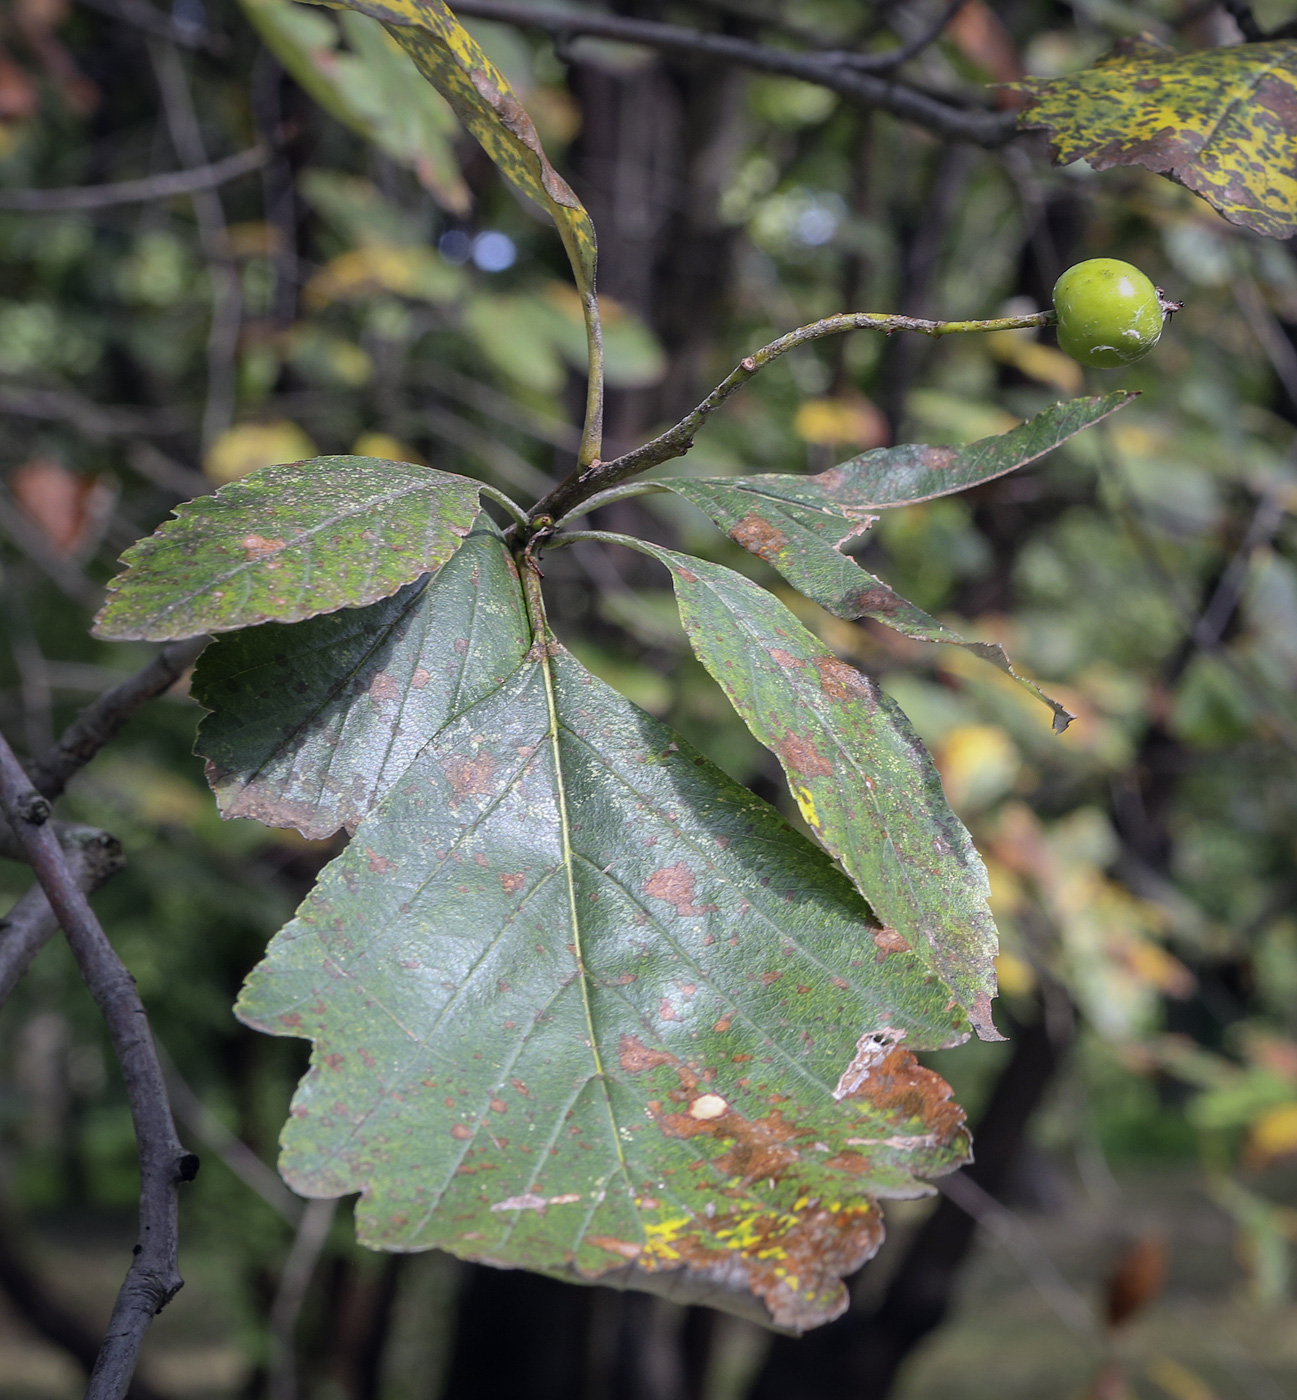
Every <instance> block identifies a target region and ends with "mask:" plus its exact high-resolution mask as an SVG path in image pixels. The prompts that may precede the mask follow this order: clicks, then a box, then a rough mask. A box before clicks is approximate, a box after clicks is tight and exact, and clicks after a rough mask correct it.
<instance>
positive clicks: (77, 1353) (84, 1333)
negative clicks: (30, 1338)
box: [0, 1207, 164, 1400]
mask: <svg viewBox="0 0 1297 1400" xmlns="http://www.w3.org/2000/svg"><path fill="white" fill-rule="evenodd" d="M17 1234H18V1231H17V1229H16V1228H15V1224H14V1222H13V1221H12V1220H11V1219H10V1211H9V1209H8V1208H7V1207H6V1208H2V1209H0V1289H3V1290H4V1292H5V1295H6V1297H7V1298H8V1300H9V1304H10V1306H11V1307H12V1308H13V1310H14V1312H16V1313H17V1314H18V1316H19V1317H21V1318H23V1320H24V1321H25V1322H26V1323H27V1324H28V1325H29V1326H30V1327H32V1328H33V1329H34V1330H35V1331H36V1332H38V1333H39V1334H40V1335H41V1336H42V1337H44V1338H45V1340H46V1341H47V1342H52V1343H53V1344H54V1345H55V1346H56V1347H59V1348H60V1349H61V1350H62V1351H65V1352H67V1354H68V1355H69V1356H71V1357H72V1358H73V1359H74V1360H75V1361H76V1362H77V1363H78V1365H80V1367H81V1368H82V1370H84V1371H85V1372H86V1374H87V1375H88V1374H89V1373H90V1370H91V1368H92V1367H93V1366H94V1364H95V1356H96V1355H97V1354H98V1351H99V1338H98V1337H97V1336H96V1334H95V1333H94V1332H93V1331H92V1330H91V1329H90V1327H89V1326H87V1324H86V1322H85V1320H84V1319H83V1318H82V1317H81V1316H80V1314H79V1313H76V1312H73V1311H72V1309H71V1308H69V1307H67V1306H66V1305H65V1304H64V1303H63V1302H62V1301H61V1300H60V1299H59V1298H58V1297H57V1296H56V1295H55V1294H53V1293H51V1292H50V1290H49V1289H48V1288H47V1287H46V1286H45V1280H44V1278H43V1277H42V1276H41V1275H40V1274H39V1273H38V1272H37V1271H36V1269H35V1268H33V1267H32V1264H31V1262H30V1260H29V1259H28V1258H27V1255H26V1251H25V1250H24V1249H23V1248H22V1246H21V1242H20V1240H19V1239H18V1238H16V1236H17ZM127 1400H164V1397H163V1396H162V1395H161V1393H160V1392H158V1391H156V1390H154V1388H153V1387H152V1386H151V1385H148V1384H146V1383H145V1382H144V1381H142V1380H140V1379H139V1377H138V1376H137V1377H136V1378H135V1380H134V1381H133V1382H132V1384H131V1388H130V1390H129V1391H128V1392H127Z"/></svg>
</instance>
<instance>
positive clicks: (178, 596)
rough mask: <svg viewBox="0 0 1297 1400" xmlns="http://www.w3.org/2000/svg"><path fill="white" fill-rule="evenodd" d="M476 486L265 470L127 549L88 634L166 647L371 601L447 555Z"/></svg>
mask: <svg viewBox="0 0 1297 1400" xmlns="http://www.w3.org/2000/svg"><path fill="white" fill-rule="evenodd" d="M480 489H481V488H480V483H478V482H476V481H470V480H469V479H468V478H467V477H462V476H453V475H451V474H450V473H448V472H439V471H432V470H430V469H429V468H427V467H416V466H413V465H411V464H410V463H409V462H386V461H382V460H381V459H379V458H376V457H315V458H312V459H311V460H310V461H306V462H290V463H285V464H284V465H282V466H275V467H264V468H262V469H261V470H259V471H256V472H253V473H252V474H251V475H249V476H246V477H243V478H242V479H241V480H239V481H234V482H231V483H230V484H229V485H228V486H223V487H222V488H221V489H220V490H219V491H217V492H216V493H215V494H214V495H211V496H200V497H198V499H197V500H194V501H188V502H186V503H185V504H183V505H181V506H178V507H177V508H176V513H175V517H174V518H173V519H171V520H168V521H167V522H166V523H165V524H163V525H161V526H159V528H158V529H157V530H155V531H154V533H153V534H152V535H150V536H148V537H147V538H146V539H142V540H140V541H139V543H138V544H135V545H132V546H131V548H130V549H128V550H127V551H126V553H125V554H124V555H123V556H122V562H123V563H124V564H126V565H127V566H128V567H127V569H126V571H125V572H124V573H122V574H119V575H118V577H117V578H115V579H114V580H113V582H112V583H111V584H110V585H109V589H108V601H107V602H106V603H105V604H104V606H103V608H102V609H101V611H100V613H99V616H98V618H97V619H96V621H95V628H94V632H95V635H96V636H98V637H106V638H109V639H112V640H117V641H126V640H140V641H153V642H165V641H173V640H175V639H177V638H180V637H196V636H199V635H201V634H202V633H204V632H229V631H233V630H235V629H237V628H243V627H253V626H256V625H257V624H259V623H262V622H268V621H272V620H275V621H280V622H297V621H300V620H302V619H303V618H308V617H314V616H316V615H317V614H320V613H328V612H333V611H335V610H336V609H338V608H354V607H361V606H363V605H364V604H366V603H372V602H375V601H376V600H377V599H379V598H384V597H387V596H389V595H390V594H393V593H395V592H397V590H398V589H400V588H402V587H403V586H404V585H405V584H407V583H410V582H412V581H413V580H415V579H417V578H419V577H420V576H421V575H422V574H425V573H428V572H429V571H431V570H434V569H437V568H439V567H440V566H441V565H442V564H444V563H445V562H446V560H447V559H449V558H450V556H451V555H452V554H453V553H454V552H455V550H456V549H458V548H459V545H460V544H461V542H462V541H463V538H464V536H465V535H467V534H468V532H469V529H470V528H471V526H472V524H473V521H474V519H475V518H476V516H477V513H478V492H479V490H480Z"/></svg>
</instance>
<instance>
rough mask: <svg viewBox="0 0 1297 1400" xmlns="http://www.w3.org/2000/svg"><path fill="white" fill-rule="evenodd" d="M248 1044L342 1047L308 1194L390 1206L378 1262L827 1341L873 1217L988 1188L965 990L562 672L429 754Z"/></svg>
mask: <svg viewBox="0 0 1297 1400" xmlns="http://www.w3.org/2000/svg"><path fill="white" fill-rule="evenodd" d="M479 538H480V540H481V541H484V543H481V544H480V546H479ZM478 547H480V548H482V549H493V550H495V551H496V552H497V555H498V558H497V561H496V564H495V565H489V566H487V567H490V568H492V569H493V570H495V571H497V572H498V570H499V569H501V568H504V567H505V565H506V563H507V561H506V560H505V556H504V551H503V549H502V548H501V547H500V545H499V544H498V543H497V542H495V541H491V540H490V539H489V537H488V536H487V535H486V533H485V532H484V533H483V535H482V536H481V537H475V539H474V541H472V542H470V545H469V546H466V548H478ZM435 586H436V580H434V583H433V585H430V586H429V587H428V588H427V589H425V590H424V591H423V592H422V593H421V594H420V595H419V598H418V600H417V601H416V602H415V604H414V607H416V608H418V607H421V606H426V605H427V600H428V599H429V598H430V596H432V595H433V589H434V587H435ZM515 587H516V585H515ZM437 616H438V617H444V616H445V615H444V614H441V613H438V614H437ZM420 627H422V624H420ZM417 630H419V629H418V628H415V627H412V628H411V632H412V633H413V632H415V631H417ZM424 630H425V631H426V633H427V635H428V636H429V637H431V636H433V635H435V634H434V633H433V632H432V631H431V630H430V629H426V628H425V629H424ZM442 631H443V636H444V639H445V646H446V647H447V648H448V649H451V650H453V649H454V643H455V642H456V641H457V640H462V638H461V637H457V636H456V635H455V628H454V627H453V626H445V627H443V629H442ZM476 664H477V662H476V661H475V660H473V659H472V656H471V653H470V661H469V663H468V664H467V665H466V670H467V671H472V670H473V669H474V667H475V666H476ZM485 664H487V666H488V669H489V666H490V665H491V664H493V663H490V662H487V663H485ZM429 669H431V668H429ZM469 681H470V683H473V682H472V678H471V677H470V678H469ZM466 693H467V692H466ZM238 1012H239V1015H240V1016H241V1017H242V1018H243V1019H244V1020H245V1021H247V1022H248V1023H249V1024H251V1025H254V1026H257V1027H259V1028H260V1029H263V1030H266V1031H269V1032H271V1033H275V1034H281V1035H282V1034H289V1035H298V1036H305V1037H309V1038H311V1039H312V1040H314V1041H315V1048H314V1053H313V1056H312V1068H311V1070H310V1072H309V1074H308V1075H307V1077H306V1078H305V1079H304V1080H303V1082H302V1085H301V1086H300V1088H299V1090H298V1093H297V1096H296V1098H295V1100H294V1107H293V1112H292V1116H291V1118H290V1120H289V1123H288V1126H287V1128H286V1130H285V1135H284V1156H283V1160H282V1170H283V1172H284V1174H285V1176H286V1178H287V1179H288V1180H289V1181H290V1183H291V1184H292V1185H293V1186H294V1187H295V1188H296V1189H297V1190H299V1191H301V1192H302V1193H303V1194H305V1195H308V1196H336V1195H341V1194H345V1193H348V1192H354V1191H360V1192H361V1193H362V1200H361V1202H360V1204H359V1206H358V1212H357V1218H358V1228H359V1231H360V1238H361V1240H362V1242H364V1243H366V1244H369V1245H371V1246H374V1247H377V1248H383V1249H397V1250H406V1249H422V1248H429V1247H433V1246H436V1247H440V1248H444V1249H448V1250H450V1251H451V1252H453V1253H456V1254H459V1255H461V1256H463V1257H468V1258H474V1259H481V1260H485V1261H488V1262H492V1263H497V1264H502V1265H508V1266H517V1267H525V1268H530V1269H534V1270H539V1271H541V1272H545V1273H550V1274H554V1275H557V1276H560V1277H565V1278H570V1279H575V1280H578V1281H586V1282H591V1281H599V1282H602V1283H609V1284H613V1285H614V1286H621V1287H633V1288H647V1289H651V1290H653V1291H658V1292H665V1293H668V1294H670V1295H671V1296H676V1297H680V1298H682V1299H687V1300H690V1301H705V1302H709V1303H711V1304H712V1305H714V1306H719V1307H727V1308H730V1309H731V1310H736V1311H748V1312H751V1311H752V1309H753V1308H755V1309H756V1310H757V1312H758V1313H759V1315H760V1317H761V1318H762V1320H764V1321H766V1322H767V1323H773V1325H776V1326H779V1327H783V1328H786V1329H789V1330H793V1331H798V1330H801V1329H804V1328H807V1327H812V1326H815V1325H817V1324H818V1323H820V1322H823V1321H826V1320H828V1319H829V1318H831V1317H833V1316H836V1315H837V1314H838V1313H839V1312H840V1311H841V1309H842V1308H843V1307H844V1306H845V1301H846V1295H845V1290H844V1289H843V1288H842V1285H841V1283H840V1279H841V1277H842V1276H843V1275H844V1274H845V1273H848V1272H850V1271H851V1270H852V1269H854V1268H855V1267H857V1266H858V1265H859V1264H860V1263H862V1262H863V1261H864V1260H865V1259H867V1258H868V1257H869V1256H870V1255H871V1254H872V1253H873V1251H874V1250H875V1249H876V1248H877V1245H878V1242H879V1241H880V1239H881V1233H882V1230H881V1216H880V1212H879V1209H878V1206H877V1204H876V1201H875V1199H874V1198H875V1197H878V1196H905V1195H913V1194H918V1193H922V1192H924V1191H926V1190H927V1189H928V1188H926V1187H925V1186H923V1184H922V1183H921V1181H920V1180H919V1178H920V1177H925V1176H932V1175H936V1174H939V1173H941V1172H944V1171H948V1170H951V1169H953V1168H954V1167H956V1166H958V1165H959V1164H960V1163H961V1162H963V1161H964V1160H966V1158H967V1136H966V1134H965V1132H964V1130H963V1127H962V1114H961V1112H960V1111H959V1109H958V1108H957V1107H956V1106H955V1105H954V1104H953V1103H951V1102H950V1099H949V1089H948V1087H947V1086H946V1085H945V1084H944V1083H943V1082H942V1081H941V1080H940V1079H939V1078H938V1076H936V1075H935V1074H932V1073H931V1072H930V1071H927V1070H925V1069H923V1068H921V1067H920V1066H919V1065H918V1064H917V1063H916V1062H915V1060H914V1058H913V1055H912V1053H911V1052H912V1051H913V1050H918V1049H924V1048H931V1047H935V1046H940V1045H948V1044H953V1043H957V1042H958V1041H960V1040H962V1039H963V1038H964V1037H965V1036H966V1034H967V1024H966V1022H965V1020H964V1017H963V1016H962V1014H961V1013H960V1011H959V1009H958V1008H957V1007H956V1006H955V1005H954V1003H953V1002H952V1001H951V998H950V993H949V992H948V990H947V989H946V987H945V986H944V985H942V983H941V981H940V980H939V979H938V978H937V977H936V976H934V974H933V973H932V972H931V971H930V970H929V969H928V968H927V967H926V966H925V965H924V963H923V962H922V961H921V960H920V959H919V958H918V957H917V956H916V955H915V953H913V952H910V951H907V950H905V949H904V948H902V947H901V946H900V943H899V942H898V941H897V940H896V938H895V937H894V935H893V934H892V932H891V931H890V930H887V929H884V928H881V927H879V925H878V924H877V922H876V921H874V920H873V919H872V916H871V914H870V910H869V908H868V906H867V905H866V904H865V903H864V901H863V900H862V899H861V898H860V896H859V895H858V893H857V892H856V891H855V890H854V889H853V888H852V886H851V885H850V883H849V882H848V881H847V879H846V878H845V877H844V876H843V875H842V873H841V872H840V871H839V870H838V869H837V867H836V866H835V865H834V864H833V863H832V861H831V860H830V859H829V857H828V856H827V855H826V854H825V853H824V852H823V851H821V850H820V849H819V848H818V847H816V846H815V845H813V844H812V843H811V842H809V841H807V840H806V839H805V838H803V837H801V836H800V835H798V834H797V833H795V832H793V831H792V830H791V829H790V828H789V827H788V826H787V824H786V823H785V822H784V821H783V820H782V818H780V817H779V815H778V814H777V813H776V812H775V811H774V810H773V809H772V808H770V807H769V806H767V805H766V804H764V803H763V802H761V801H760V800H759V799H758V798H756V797H754V796H753V795H752V794H751V793H748V792H746V791H745V790H743V789H742V788H740V787H738V786H737V785H735V784H734V783H733V782H731V781H730V780H729V779H728V778H727V777H725V775H724V774H722V773H721V772H720V771H719V770H718V769H716V768H715V767H714V766H713V765H712V764H711V763H710V762H709V761H708V760H707V759H705V758H704V757H703V756H702V755H700V754H698V753H696V752H695V751H693V750H692V749H690V748H689V747H688V745H686V744H685V743H684V741H682V740H681V739H679V738H678V737H677V736H675V735H674V734H672V733H671V731H670V730H668V729H666V728H665V727H664V726H662V725H661V724H659V723H658V722H657V721H656V720H653V719H651V718H650V717H649V716H647V715H645V714H643V713H642V712H640V711H638V710H636V709H635V708H634V706H632V705H631V704H629V702H627V701H626V700H625V699H623V698H622V697H621V696H619V695H617V694H616V692H614V691H612V690H610V689H609V688H608V687H607V686H605V685H604V684H603V683H602V682H600V681H598V680H596V679H595V678H594V677H592V676H591V675H589V674H588V673H587V672H585V671H584V670H583V669H582V668H581V667H580V666H579V665H578V663H577V662H575V661H574V660H573V659H572V658H571V657H570V656H569V655H568V654H567V653H566V652H565V651H563V650H562V648H560V647H558V646H557V644H555V643H553V642H552V641H548V642H542V641H537V640H533V642H532V645H531V648H530V651H529V652H528V654H527V656H526V658H525V660H523V661H522V663H521V665H520V666H519V667H518V669H517V670H516V671H515V672H514V674H513V676H512V677H511V678H510V679H509V680H508V681H507V682H506V683H505V685H504V686H503V687H501V688H498V689H496V690H495V691H494V692H493V693H490V694H487V695H486V697H485V698H483V699H481V700H479V701H478V702H477V703H476V704H472V705H470V706H469V707H468V708H467V709H465V710H463V711H462V712H461V713H460V714H458V716H457V717H455V718H453V719H452V720H450V722H449V723H448V724H446V725H445V726H444V727H443V728H441V729H440V730H439V731H438V732H437V733H435V735H433V736H431V738H430V741H429V742H428V743H427V744H426V746H425V747H424V748H423V749H422V750H421V752H420V753H419V754H418V756H417V757H416V758H414V760H413V761H412V762H411V763H410V765H409V766H408V768H407V769H406V770H405V771H404V773H403V774H402V775H401V776H400V778H399V779H397V780H396V781H395V783H394V785H393V786H392V787H391V788H390V790H389V792H388V794H387V796H386V798H385V799H384V800H383V801H382V802H381V803H380V804H379V805H378V806H377V807H376V808H375V809H374V810H373V811H371V812H370V813H369V815H368V816H366V817H364V818H363V820H361V822H360V824H359V826H358V828H357V830H356V833H355V836H354V838H353V840H352V842H351V845H350V846H349V847H348V849H347V850H346V851H345V852H344V853H343V854H342V855H341V856H340V857H339V858H338V859H337V860H335V861H334V862H333V863H332V864H331V865H330V866H329V867H328V868H327V869H326V870H325V872H324V874H323V876H322V877H321V880H320V883H319V885H318V886H317V888H316V890H315V891H314V892H313V893H312V894H311V895H310V896H308V898H307V900H306V901H305V902H304V904H303V905H302V907H301V909H300V910H299V912H298V916H297V918H296V919H295V920H294V921H293V922H292V923H291V924H290V925H289V926H288V927H287V928H285V929H284V930H283V931H282V932H281V933H280V934H279V935H277V936H276V938H275V939H274V941H273V942H272V944H271V946H270V949H269V952H268V954H267V957H266V960H265V961H264V962H263V963H262V964H261V965H260V966H259V967H258V968H257V969H256V970H255V971H254V972H253V974H252V976H251V978H250V979H249V982H248V985H247V988H246V989H245V992H244V995H243V997H242V999H241V1000H240V1003H239V1007H238ZM754 1299H755V1300H756V1301H755V1302H754V1301H753V1300H754Z"/></svg>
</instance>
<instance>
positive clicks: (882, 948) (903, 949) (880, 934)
mask: <svg viewBox="0 0 1297 1400" xmlns="http://www.w3.org/2000/svg"><path fill="white" fill-rule="evenodd" d="M874 947H875V948H877V949H878V951H879V952H880V953H881V954H882V955H883V957H886V956H887V955H888V953H908V952H909V951H910V945H909V944H908V943H907V942H906V941H905V939H904V938H903V937H902V936H901V935H900V934H899V933H897V931H896V930H895V929H894V928H876V929H875V930H874Z"/></svg>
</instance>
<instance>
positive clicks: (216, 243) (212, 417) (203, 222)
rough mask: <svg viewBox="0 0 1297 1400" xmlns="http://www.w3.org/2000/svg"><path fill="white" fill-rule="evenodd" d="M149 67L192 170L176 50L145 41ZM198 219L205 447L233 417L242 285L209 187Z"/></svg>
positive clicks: (201, 162) (201, 194)
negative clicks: (206, 291) (203, 282)
mask: <svg viewBox="0 0 1297 1400" xmlns="http://www.w3.org/2000/svg"><path fill="white" fill-rule="evenodd" d="M149 55H150V57H151V58H152V60H153V71H154V74H155V75H156V77H157V81H158V89H159V91H160V92H161V94H162V110H163V113H164V115H165V117H166V121H167V130H168V132H169V133H170V135H171V144H172V145H173V146H174V147H175V151H176V154H177V155H178V156H179V157H180V159H181V161H183V162H184V164H185V165H186V166H188V167H189V168H191V169H197V168H200V167H202V166H205V165H206V164H207V150H206V147H205V146H204V144H203V133H202V129H201V128H200V126H199V124H198V113H197V111H196V110H195V107H194V96H193V93H192V92H191V91H190V89H189V80H188V78H187V77H186V76H185V68H184V64H183V62H182V61H181V58H180V54H179V53H178V52H177V50H176V49H175V48H174V47H172V46H171V45H163V44H158V43H150V44H149ZM190 198H191V199H192V200H193V203H194V217H195V218H196V219H197V221H198V241H199V243H200V244H201V245H202V249H203V256H204V257H205V258H206V259H207V273H208V278H209V279H210V281H211V285H212V323H211V327H210V329H209V330H208V333H207V402H206V403H205V404H204V406H203V426H202V444H203V448H204V450H206V449H207V448H208V447H210V446H211V444H212V442H213V441H215V439H216V438H217V437H218V436H219V435H220V434H221V433H222V432H224V431H225V429H226V428H228V427H229V426H230V422H231V421H232V419H233V417H234V388H235V354H236V352H237V350H238V344H239V329H240V326H241V325H242V321H243V286H242V283H241V281H240V278H239V270H238V268H237V267H236V266H235V264H234V260H233V259H232V258H231V257H230V241H229V237H228V232H227V229H226V225H225V211H224V209H223V208H222V207H221V199H220V196H219V195H218V194H217V193H216V191H215V190H214V189H211V188H208V189H200V190H195V191H193V192H192V194H191V195H190Z"/></svg>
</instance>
